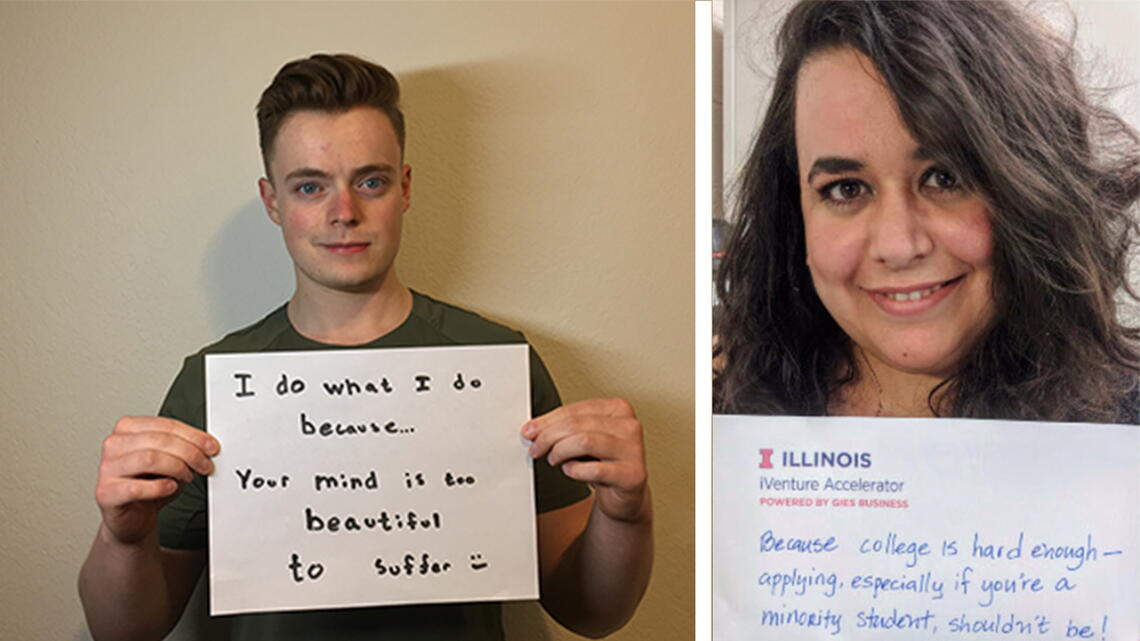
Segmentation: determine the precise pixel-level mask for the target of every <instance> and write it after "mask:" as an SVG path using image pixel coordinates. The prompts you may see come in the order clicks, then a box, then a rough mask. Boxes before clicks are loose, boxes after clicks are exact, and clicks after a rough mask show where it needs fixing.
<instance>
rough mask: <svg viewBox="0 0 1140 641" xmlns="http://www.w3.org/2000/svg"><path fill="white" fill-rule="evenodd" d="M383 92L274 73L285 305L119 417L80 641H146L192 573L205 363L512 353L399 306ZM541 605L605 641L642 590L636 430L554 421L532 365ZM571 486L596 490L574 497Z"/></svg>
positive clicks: (377, 621) (437, 635)
mask: <svg viewBox="0 0 1140 641" xmlns="http://www.w3.org/2000/svg"><path fill="white" fill-rule="evenodd" d="M398 99H399V88H398V85H397V83H396V80H395V78H393V77H392V76H391V74H389V73H388V72H387V71H386V70H385V69H383V68H382V67H379V66H377V65H374V64H371V63H369V62H366V61H363V60H360V59H358V58H354V57H352V56H346V55H338V56H327V55H315V56H312V57H310V58H307V59H302V60H297V61H294V62H291V63H289V64H287V65H285V66H284V67H283V68H282V69H281V70H280V71H279V72H278V74H277V76H276V77H275V78H274V80H273V82H272V83H271V84H270V86H269V87H268V88H267V89H266V90H265V92H264V93H263V94H262V97H261V101H260V103H259V104H258V125H259V128H260V134H261V149H262V156H263V159H264V162H265V170H266V177H265V178H263V179H261V181H260V182H259V187H260V191H261V199H262V201H263V203H264V205H265V209H266V212H267V213H268V214H269V217H270V218H271V219H272V220H273V222H274V223H276V224H277V225H279V226H280V227H281V230H282V234H283V236H284V239H285V245H286V248H287V249H288V251H289V255H290V257H291V258H292V260H293V265H294V271H295V275H296V290H295V292H294V294H293V297H292V298H291V299H290V300H289V302H288V303H287V304H286V305H285V306H283V307H281V308H280V309H278V310H276V311H274V312H272V313H271V314H270V315H269V316H267V317H266V318H264V319H262V320H261V321H260V322H258V323H256V324H254V325H251V326H250V327H247V328H245V329H242V330H239V331H237V332H234V333H233V334H230V335H229V336H227V337H226V338H224V339H222V341H220V342H218V343H216V344H214V345H211V346H209V347H207V348H205V349H203V350H202V351H200V352H199V353H197V354H195V355H193V356H191V357H189V358H187V359H186V362H185V364H184V366H183V369H182V371H181V372H180V373H179V375H178V378H177V379H176V380H175V382H174V384H173V386H172V387H171V389H170V391H169V393H168V394H167V398H166V401H165V402H164V403H163V407H162V410H161V411H160V416H158V417H124V418H123V419H120V420H119V421H118V423H117V424H116V425H115V428H114V431H113V432H112V434H111V435H110V436H109V437H107V439H106V440H105V441H104V443H103V456H102V461H101V463H100V467H99V481H98V484H97V487H96V501H97V502H98V504H99V508H100V510H101V511H102V523H101V524H100V527H99V531H98V534H97V535H96V537H95V542H94V543H93V545H92V547H91V551H90V553H89V554H88V557H87V561H86V562H85V563H84V565H83V569H82V570H81V572H80V577H79V591H80V597H81V599H82V601H83V606H84V610H85V612H86V615H87V621H88V625H89V626H90V629H91V632H92V635H93V636H94V637H95V638H96V639H116V640H130V639H159V638H161V637H163V636H164V635H166V634H167V633H168V632H169V630H170V629H171V628H172V627H173V626H174V624H175V623H176V622H177V621H178V619H179V617H180V616H181V613H182V611H183V609H184V608H185V606H186V602H187V600H188V599H189V596H190V594H191V592H192V591H193V588H194V586H195V584H196V582H197V580H198V577H199V576H200V575H201V573H202V569H203V567H204V565H205V558H206V554H205V549H204V548H205V540H206V529H205V509H206V502H205V480H204V477H203V475H208V474H209V473H210V472H211V471H212V463H211V460H210V459H211V457H212V456H213V455H215V454H217V453H218V451H219V450H220V448H221V446H222V444H220V443H218V442H217V440H216V439H214V438H213V437H212V436H210V435H208V434H207V433H205V432H204V431H202V430H201V428H202V427H203V426H204V423H205V420H204V416H205V400H204V390H203V386H204V375H203V364H204V354H205V353H209V352H253V351H272V350H303V349H334V348H337V347H349V346H353V347H367V348H378V347H407V346H426V345H456V344H478V343H504V342H522V341H523V338H522V335H521V334H519V333H517V332H514V331H512V330H509V329H507V328H504V327H502V326H499V325H496V324H494V323H491V322H489V321H486V320H484V319H482V318H480V317H478V316H476V315H475V314H472V313H470V312H466V311H463V310H461V309H458V308H455V307H452V306H450V305H446V304H444V303H440V302H438V301H435V300H432V299H430V298H428V297H426V296H423V295H421V294H417V293H414V292H411V291H410V290H409V289H408V288H407V287H405V286H404V285H403V284H402V283H401V282H400V280H399V278H398V277H397V275H396V271H395V267H394V265H393V262H394V260H395V257H396V253H397V250H398V248H399V241H400V230H401V223H402V218H403V214H404V212H405V211H406V210H407V208H408V204H409V199H410V190H411V178H412V176H411V168H410V167H409V166H408V165H405V164H404V163H403V146H404V122H403V116H402V114H401V113H400V111H399V106H398ZM531 354H532V357H531V378H532V380H531V388H532V392H533V394H532V399H531V401H532V410H533V413H534V416H536V417H537V418H535V419H533V420H531V421H528V422H527V423H526V424H525V425H523V426H521V427H520V431H521V434H522V436H524V437H526V438H527V439H530V440H532V441H533V445H532V446H531V449H530V454H531V455H532V456H534V457H535V458H536V459H538V460H536V461H535V483H536V502H537V504H538V506H537V508H538V512H539V514H538V517H537V526H538V539H539V541H538V543H539V545H538V548H539V567H540V574H541V587H542V604H543V607H545V608H546V610H547V611H548V612H549V613H550V614H551V615H552V616H554V617H555V618H556V619H557V620H558V621H560V622H561V623H563V624H564V625H566V626H567V627H568V628H570V629H572V630H574V631H576V632H579V633H581V634H586V635H591V636H601V635H604V634H606V633H608V632H610V631H613V630H615V629H617V628H618V627H620V626H621V625H622V624H624V622H625V621H626V620H628V618H629V617H630V615H631V614H632V612H633V610H634V608H635V607H636V605H637V603H638V601H639V600H640V599H641V595H642V593H643V592H644V590H645V586H646V583H647V581H648V577H649V570H650V566H651V563H652V531H651V521H652V510H651V507H650V501H649V489H648V485H647V482H646V472H645V463H644V457H643V453H642V435H641V425H640V423H639V422H638V421H637V419H636V417H635V416H634V413H633V410H632V408H630V406H629V405H628V404H627V403H625V402H624V401H621V400H617V399H611V400H590V401H583V402H580V403H574V404H572V405H567V406H564V407H561V408H558V405H559V404H560V401H559V399H558V394H557V391H556V390H555V389H554V387H553V383H552V382H551V381H550V378H549V374H547V372H546V369H545V368H544V367H543V365H542V362H541V361H540V360H539V359H538V358H537V356H535V355H534V352H533V350H532V352H531ZM585 484H589V485H591V486H593V488H594V490H595V491H594V493H593V494H592V495H591V494H590V493H589V491H588V489H587V488H586V485H585ZM233 635H234V638H236V639H260V638H272V639H288V638H297V639H312V638H329V639H365V638H369V639H371V638H383V639H416V640H423V639H480V640H482V639H501V638H502V626H501V623H500V620H499V607H498V605H497V604H485V603H478V604H459V605H432V606H415V607H386V608H365V609H351V610H336V611H318V612H292V613H274V614H259V615H249V616H241V617H236V618H235V619H234V624H233Z"/></svg>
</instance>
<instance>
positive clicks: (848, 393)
mask: <svg viewBox="0 0 1140 641" xmlns="http://www.w3.org/2000/svg"><path fill="white" fill-rule="evenodd" d="M854 350H855V380H854V381H852V382H851V383H849V384H847V385H846V386H845V387H844V388H843V389H841V390H838V392H837V393H836V395H835V396H836V398H834V399H832V401H831V402H830V403H829V407H828V413H829V414H832V415H833V416H898V417H912V418H917V417H929V416H934V411H933V410H932V409H931V398H930V394H931V392H932V391H934V389H935V388H936V387H937V386H938V384H939V383H941V382H942V380H943V379H941V378H939V377H936V376H930V375H926V374H915V373H912V372H905V371H902V370H897V369H895V368H893V367H891V366H889V365H887V364H886V363H883V362H882V361H879V360H877V359H875V358H874V357H873V356H871V355H869V354H867V353H866V352H864V351H863V350H862V349H861V348H859V347H858V346H856V347H855V348H854ZM940 396H941V395H937V394H936V395H935V398H934V399H933V400H934V405H935V407H937V406H938V404H939V402H940V401H941V400H942V399H941V398H939V397H940Z"/></svg>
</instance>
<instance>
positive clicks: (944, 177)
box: [922, 167, 962, 191]
mask: <svg viewBox="0 0 1140 641" xmlns="http://www.w3.org/2000/svg"><path fill="white" fill-rule="evenodd" d="M922 186H923V187H931V188H934V189H939V190H942V191H957V190H959V189H961V188H962V185H961V184H960V183H959V182H958V177H957V176H955V175H954V174H953V173H951V172H949V171H946V170H945V169H939V168H937V167H933V168H931V169H928V170H927V171H926V175H925V176H924V177H923V179H922Z"/></svg>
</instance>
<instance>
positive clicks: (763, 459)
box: [760, 448, 775, 470]
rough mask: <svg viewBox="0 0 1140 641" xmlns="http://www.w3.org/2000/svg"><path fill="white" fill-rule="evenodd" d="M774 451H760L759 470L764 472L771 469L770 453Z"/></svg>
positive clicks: (766, 449)
mask: <svg viewBox="0 0 1140 641" xmlns="http://www.w3.org/2000/svg"><path fill="white" fill-rule="evenodd" d="M774 451H775V450H771V449H768V448H764V449H761V450H760V468H761V469H765V470H766V469H769V468H771V467H772V452H774Z"/></svg>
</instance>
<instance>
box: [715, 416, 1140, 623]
mask: <svg viewBox="0 0 1140 641" xmlns="http://www.w3.org/2000/svg"><path fill="white" fill-rule="evenodd" d="M1138 514H1140V428H1137V427H1136V426H1132V425H1089V424H1084V425H1077V424H1057V423H1027V422H1001V421H971V420H952V419H938V420H934V419H861V418H789V417H747V416H717V417H714V419H713V639H714V640H715V641H741V640H745V639H781V640H785V639H786V640H788V641H796V640H800V639H853V640H864V639H866V640H871V639H874V640H877V641H878V640H882V639H902V640H906V641H913V640H915V639H977V640H983V639H984V640H987V641H989V640H992V639H1041V640H1046V639H1058V640H1059V639H1093V640H1095V641H1136V640H1137V639H1140V595H1138V592H1137V582H1138V581H1140V554H1138V553H1140V524H1138Z"/></svg>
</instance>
